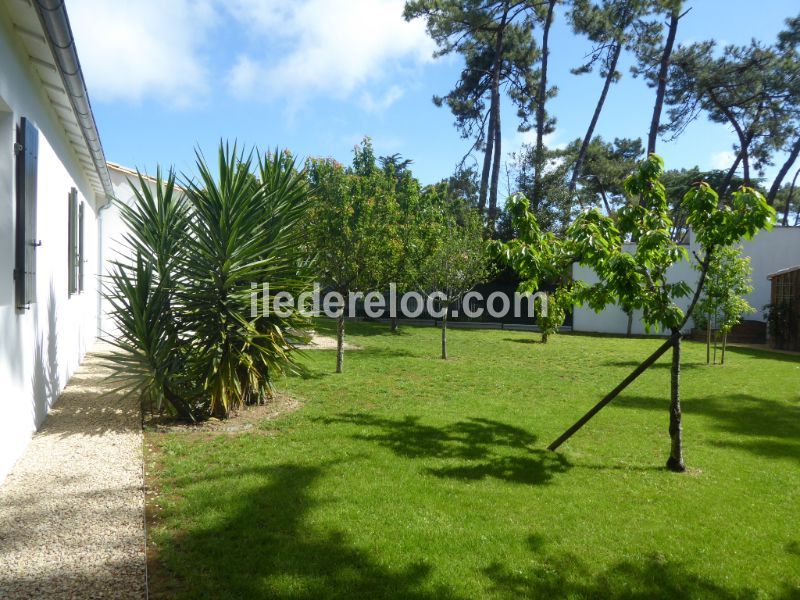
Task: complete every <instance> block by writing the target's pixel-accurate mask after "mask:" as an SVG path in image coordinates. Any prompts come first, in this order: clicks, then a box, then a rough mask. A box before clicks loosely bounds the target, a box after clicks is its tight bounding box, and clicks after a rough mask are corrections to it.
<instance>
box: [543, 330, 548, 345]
mask: <svg viewBox="0 0 800 600" xmlns="http://www.w3.org/2000/svg"><path fill="white" fill-rule="evenodd" d="M547 337H548V336H547V330H546V329H542V343H543V344H546V343H547Z"/></svg>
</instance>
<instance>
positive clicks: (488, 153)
mask: <svg viewBox="0 0 800 600" xmlns="http://www.w3.org/2000/svg"><path fill="white" fill-rule="evenodd" d="M486 130H487V131H486V148H485V149H484V152H483V170H482V171H481V187H480V192H479V194H478V210H479V211H480V213H481V214H483V213H484V211H485V210H486V197H487V195H488V193H489V174H490V173H491V170H492V152H493V148H494V111H493V110H492V109H491V107H489V125H488V126H487V127H486Z"/></svg>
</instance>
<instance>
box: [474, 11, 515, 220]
mask: <svg viewBox="0 0 800 600" xmlns="http://www.w3.org/2000/svg"><path fill="white" fill-rule="evenodd" d="M507 18H508V6H506V9H505V12H504V13H503V17H502V19H501V20H500V24H499V25H498V28H497V38H496V39H495V44H494V61H493V64H492V89H491V101H490V104H489V111H490V112H489V126H488V131H487V134H486V151H485V152H484V155H483V172H482V173H481V187H480V192H479V198H478V208H479V209H480V211H481V213H483V211H484V209H485V208H486V197H487V188H489V185H490V184H489V173H490V172H491V173H492V174H494V170H495V169H494V168H492V167H493V164H492V162H493V158H495V157H496V156H498V154H499V149H498V148H495V147H494V146H495V144H496V140H497V130H498V129H499V128H500V123H499V119H498V117H499V116H500V74H501V70H502V68H503V36H504V34H505V29H506V19H507ZM495 162H496V160H495ZM499 170H500V167H499V165H498V166H497V171H498V173H499ZM493 179H494V177H493ZM491 187H492V188H494V185H493V184H492V185H491ZM491 193H492V192H491V189H489V191H488V195H489V196H490V197H491ZM495 193H496V192H495ZM495 197H496V196H495ZM489 212H490V215H489V218H490V220H491V200H490V208H489Z"/></svg>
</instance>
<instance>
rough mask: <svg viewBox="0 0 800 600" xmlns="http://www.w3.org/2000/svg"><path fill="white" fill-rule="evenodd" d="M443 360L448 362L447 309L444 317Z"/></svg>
mask: <svg viewBox="0 0 800 600" xmlns="http://www.w3.org/2000/svg"><path fill="white" fill-rule="evenodd" d="M442 360H447V309H445V311H444V316H443V317H442Z"/></svg>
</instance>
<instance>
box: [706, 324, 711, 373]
mask: <svg viewBox="0 0 800 600" xmlns="http://www.w3.org/2000/svg"><path fill="white" fill-rule="evenodd" d="M706 364H707V365H710V364H711V315H708V323H706Z"/></svg>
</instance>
